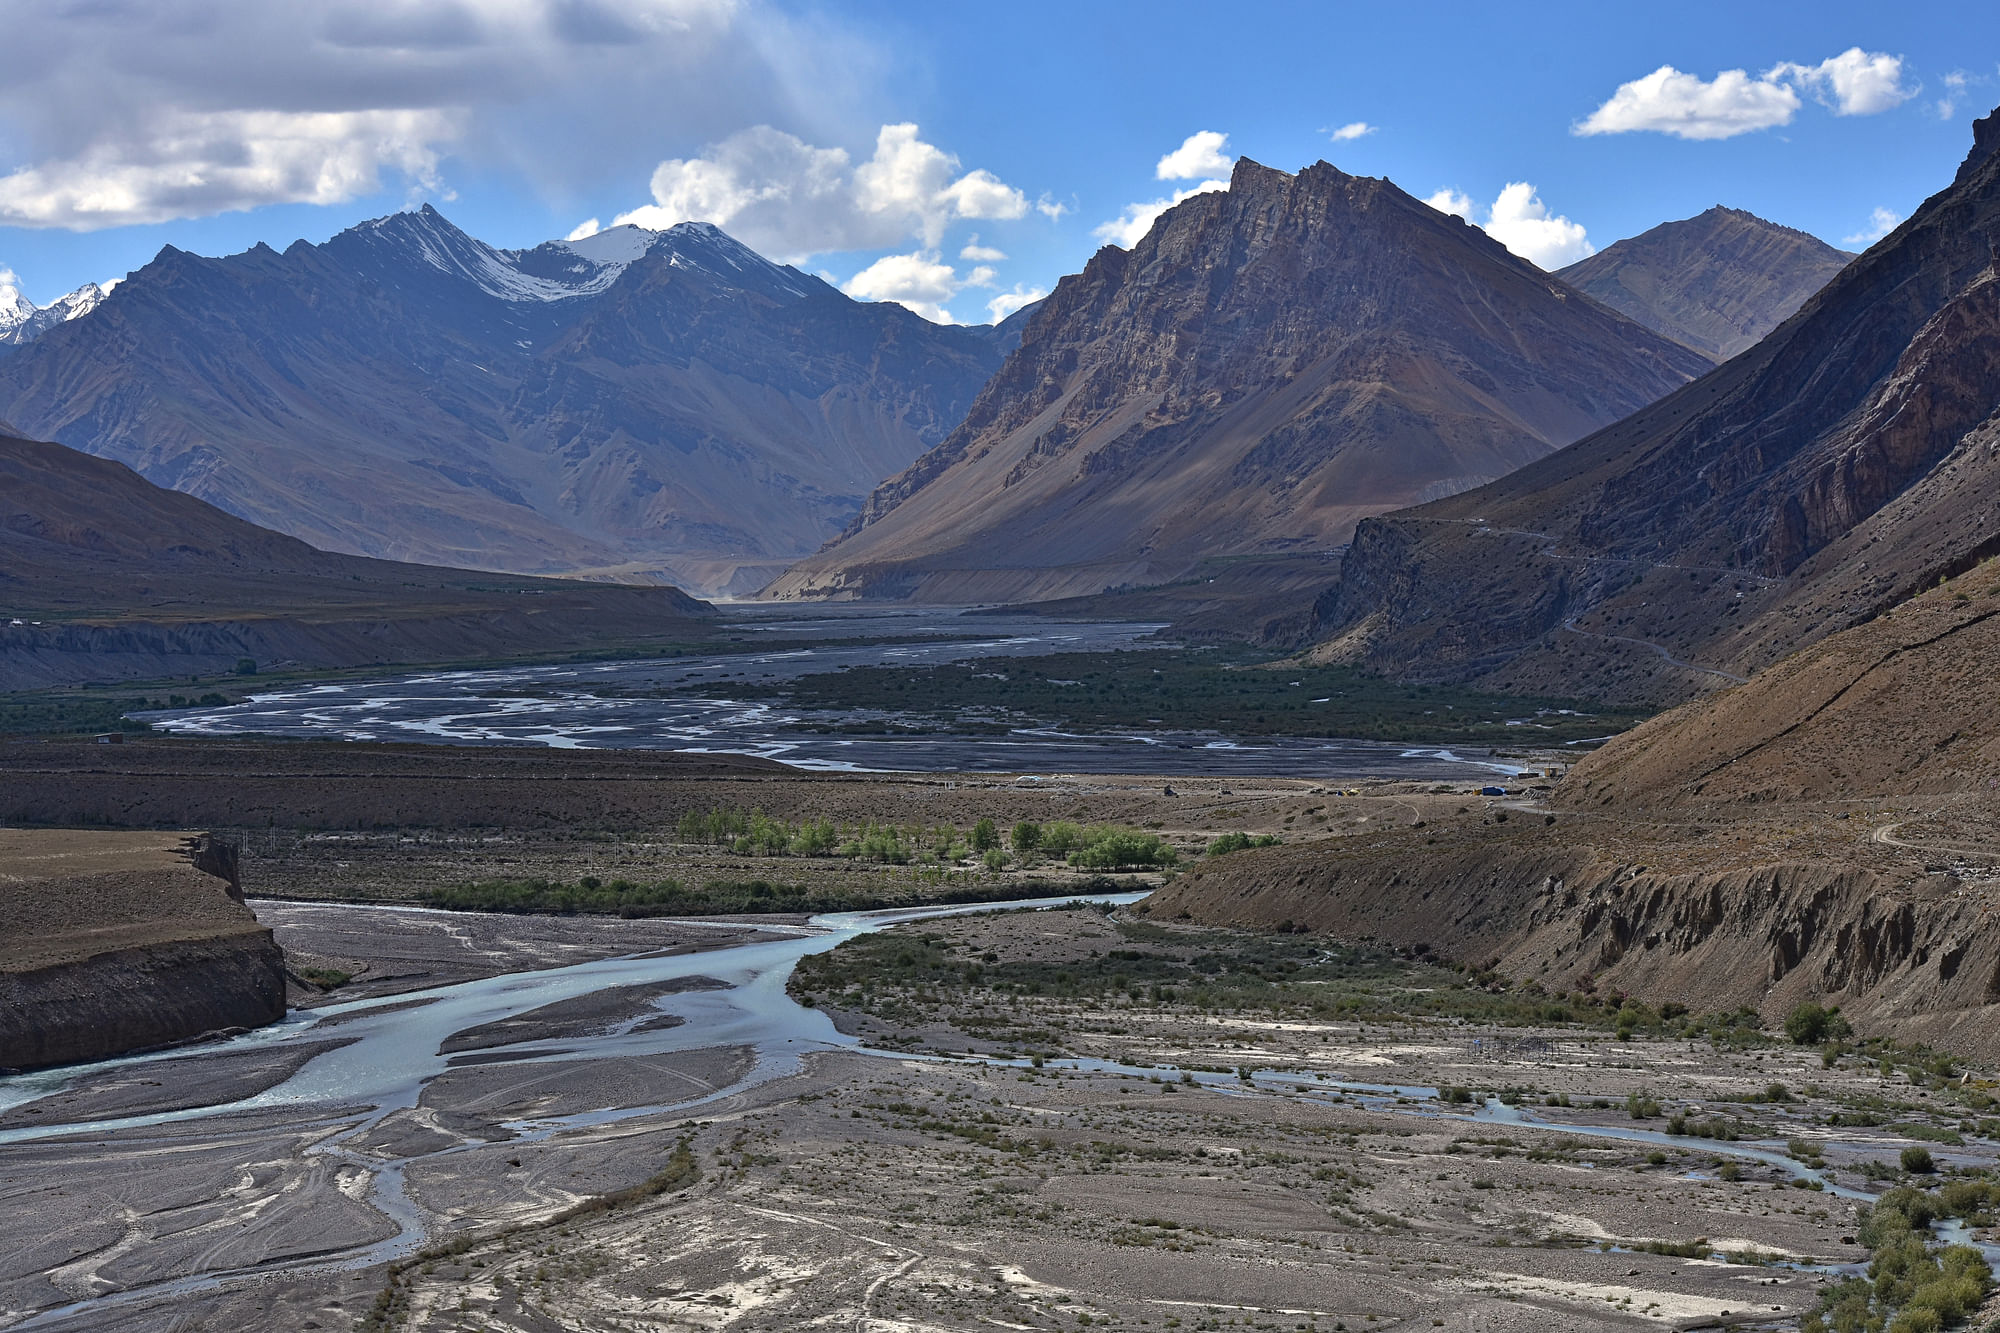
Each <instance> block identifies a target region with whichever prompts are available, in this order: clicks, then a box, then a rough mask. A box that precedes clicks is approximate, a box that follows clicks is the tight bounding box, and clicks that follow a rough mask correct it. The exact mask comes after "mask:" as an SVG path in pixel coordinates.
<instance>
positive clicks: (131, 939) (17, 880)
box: [0, 829, 285, 1069]
mask: <svg viewBox="0 0 2000 1333" xmlns="http://www.w3.org/2000/svg"><path fill="white" fill-rule="evenodd" d="M198 867H200V868H198ZM232 867H233V860H232V858H230V857H229V856H228V855H227V854H226V853H224V852H222V850H221V849H219V848H217V847H215V846H214V845H212V844H209V843H207V842H205V841H204V840H201V839H189V838H187V837H184V836H182V835H177V834H162V833H124V832H102V831H88V832H85V831H74V830H34V831H28V830H12V829H10V830H0V1067H6V1068H14V1069H32V1068H37V1067H40V1066H43V1065H54V1064H68V1063H72V1062H75V1061H79V1060H96V1059H102V1058H104V1057H106V1056H111V1055H118V1054H121V1053H123V1052H127V1051H134V1050H141V1049H144V1048H146V1047H151V1046H160V1045H165V1044H168V1043H171V1042H176V1041H184V1040H186V1039H188V1038H191V1037H197V1036H201V1035H202V1034H204V1033H208V1032H217V1031H225V1030H228V1029H232V1028H249V1027H258V1026H261V1025H263V1024H265V1023H270V1022H273V1021H275V1020H277V1019H279V1018H281V1017H283V1016H284V1012H285V975H284V958H283V955H282V954H281V953H280V951H279V949H278V946H277V945H276V944H275V943H274V942H273V941H272V938H271V932H270V931H269V930H268V929H267V928H265V927H264V926H262V925H260V924H259V923H258V921H257V918H256V917H255V916H253V915H252V914H251V912H250V910H249V908H247V907H245V906H244V905H243V900H242V891H241V887H240V886H239V885H237V884H235V883H234V882H233V881H232V880H231V879H230V878H228V872H229V871H230V870H231V868H232Z"/></svg>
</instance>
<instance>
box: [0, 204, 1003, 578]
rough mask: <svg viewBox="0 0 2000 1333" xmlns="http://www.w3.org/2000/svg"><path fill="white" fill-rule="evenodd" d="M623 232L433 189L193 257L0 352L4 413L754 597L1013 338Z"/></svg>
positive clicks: (167, 462)
mask: <svg viewBox="0 0 2000 1333" xmlns="http://www.w3.org/2000/svg"><path fill="white" fill-rule="evenodd" d="M614 231H615V232H616V233H618V234H616V235H613V234H609V233H607V234H605V235H603V236H600V237H593V238H590V239H589V240H587V241H582V242H577V243H575V244H573V245H571V244H565V243H560V242H556V243H551V244H549V245H545V246H541V247H538V248H536V249H534V250H529V251H499V250H494V249H492V248H490V247H487V246H485V245H482V244H481V243H480V242H478V241H476V240H474V239H473V238H471V237H469V236H467V235H465V234H464V233H463V232H461V231H459V230H458V229H457V228H456V227H454V226H452V225H451V224H450V223H449V222H448V221H446V220H445V219H444V218H443V217H442V216H440V215H439V214H437V213H436V212H435V211H434V210H432V209H430V208H428V207H426V208H425V209H423V210H421V211H419V212H415V213H400V214H396V215H394V216H392V217H389V218H384V219H381V220H379V221H376V222H371V223H367V224H364V225H362V226H359V227H356V228H353V229H352V230H350V231H347V232H343V233H341V234H340V235H338V236H336V237H334V238H333V239H332V240H330V241H328V242H327V243H326V244H324V245H319V246H314V245H308V244H306V243H305V242H303V241H301V242H299V243H297V244H295V245H293V246H292V247H291V248H290V249H289V250H287V251H286V252H285V253H283V254H279V253H277V252H275V251H273V250H271V249H269V248H267V247H264V246H258V247H256V248H255V249H252V250H249V251H247V252H245V253H243V254H240V255H235V256H231V257H229V258H226V259H204V258H200V257H198V256H195V255H191V254H187V253H184V252H182V251H179V250H175V249H172V248H169V249H167V250H165V251H163V252H162V253H161V254H160V256H159V258H158V259H156V260H154V261H153V263H151V264H149V265H147V266H146V267H145V268H143V269H141V270H140V271H139V272H137V273H135V274H133V275H132V276H131V277H130V278H129V279H127V280H126V281H125V282H123V283H121V284H119V286H118V287H117V288H116V289H114V290H113V291H112V293H111V294H110V295H109V296H108V297H106V298H105V299H104V301H103V303H102V304H101V305H99V306H98V307H97V308H96V309H94V310H92V311H91V312H90V313H89V314H88V315H87V316H85V317H83V318H80V319H75V320H71V321H69V322H67V323H64V324H61V325H58V326H56V327H54V328H52V329H50V330H48V331H47V332H46V333H44V334H43V335H42V336H41V337H40V338H39V339H37V340H36V341H35V342H33V343H31V344H29V345H28V346H26V347H24V348H21V349H20V350H19V351H18V352H16V353H15V354H14V355H12V356H9V357H7V358H6V359H5V360H4V361H0V416H5V417H6V418H8V419H9V420H11V421H13V422H14V423H15V425H16V426H18V427H19V428H21V429H22V430H25V431H27V432H29V433H31V434H33V435H35V436H38V437H41V438H45V439H52V440H57V441H60V442H62V443H64V444H69V445H72V446H74V447H76V448H78V449H82V450H85V451H87V452H90V453H94V454H98V455H101V456H103V457H106V458H111V459H115V460H117V461H119V462H123V463H126V464H128V465H130V466H131V467H132V468H134V469H135V470H136V471H138V472H140V473H141V474H142V475H144V476H146V477H147V478H148V479H150V480H152V481H154V482H157V483H159V484H160V485H163V486H168V487H172V488H174V489H177V490H182V491H186V492H188V493H189V494H192V495H196V496H199V497H201V498H202V499H205V500H208V501H210V502H212V503H214V504H216V505H218V506H220V507H222V508H224V509H227V510H229V511H230V512H232V513H234V514H237V515H240V516H242V517H244V518H247V519H250V520H251V521H253V522H255V523H257V524H259V525H261V526H263V527H266V528H270V529H272V530H274V531H278V532H283V533H287V534H289V535H292V536H296V537H299V538H302V539H303V540H305V541H308V542H311V543H312V544H313V545H315V546H318V547H321V548H324V549H327V550H333V551H342V552H350V553H354V554H359V555H367V556H375V557H381V558H387V559H395V560H411V561H420V562H423V563H427V564H439V565H450V566H456V567H471V568H480V569H495V570H505V571H512V572H517V573H565V574H567V573H589V574H594V575H597V576H604V577H613V578H621V579H626V580H631V581H642V580H648V579H651V580H655V581H662V582H670V583H675V584H678V585H680V586H684V587H692V588H694V589H695V590H697V591H699V592H703V593H709V592H727V591H736V592H742V591H747V590H751V589H754V588H755V587H756V586H758V585H761V584H762V583H763V582H766V581H768V579H769V578H770V577H771V576H772V575H774V574H776V573H777V572H778V570H780V569H781V568H783V566H784V565H785V564H787V563H789V562H790V561H791V560H793V559H796V558H797V557H799V556H801V555H804V554H807V553H809V552H810V551H812V550H814V549H816V548H817V547H818V546H819V545H820V544H821V543H822V542H824V541H825V540H826V539H827V538H829V537H831V536H833V535H834V534H835V533H837V532H839V531H840V529H841V528H842V526H843V525H845V524H846V523H847V522H848V520H849V519H850V518H852V517H853V515H854V514H855V512H856V511H857V510H858V509H859V508H860V506H861V502H862V500H863V498H864V497H865V496H866V495H867V494H868V492H869V490H870V489H871V488H872V487H873V486H874V485H875V484H876V483H877V482H879V481H880V480H881V479H882V478H883V477H885V476H888V475H890V474H892V473H894V472H896V471H898V470H899V469H901V468H902V467H904V466H906V465H907V464H908V463H909V462H910V461H911V460H912V459H914V458H915V457H916V456H917V455H918V454H920V453H921V452H923V450H924V449H926V448H928V447H929V446H931V445H934V444H936V443H937V442H939V441H940V440H942V439H943V438H944V436H945V434H946V432H948V431H949V430H950V429H951V428H952V426H954V425H955V424H957V422H958V420H959V419H960V418H961V417H962V416H963V415H964V413H965V409H966V407H967V406H968V405H969V404H970V403H971V401H972V399H973V396H974V394H976V393H977V392H978V390H979V388H980V386H981V385H983V384H984V383H985V382H986V380H987V378H988V377H989V376H990V375H991V374H992V373H993V371H994V370H995V369H996V368H997V367H998V366H999V364H1000V362H1001V359H1002V357H1003V356H1004V355H1005V351H1006V350H1007V348H1008V346H1009V345H1010V343H1011V340H1012V338H1013V336H1014V330H1013V328H1001V329H978V330H974V329H963V328H946V327H941V326H938V325H934V324H930V323H928V322H927V321H925V320H923V319H920V318H918V317H917V316H915V315H913V314H911V313H910V312H909V311H907V310H905V309H903V308H902V307H901V306H897V305H892V304H886V303H885V304H874V305H871V304H866V303H863V302H858V301H854V300H852V299H850V298H848V297H846V296H844V295H842V294H841V293H840V292H838V291H836V290H835V289H834V288H832V287H830V286H828V285H827V284H826V283H824V282H822V281H820V280H819V279H817V278H814V277H810V276H808V275H806V274H802V273H799V272H797V271H796V270H793V269H790V268H784V267H781V266H779V265H776V264H772V263H770V262H769V261H767V260H765V259H763V258H761V257H760V256H758V255H756V254H754V253H753V252H752V251H750V250H748V249H746V248H745V247H743V246H741V245H739V244H737V243H736V242H735V241H733V240H731V239H730V238H729V237H728V236H726V235H724V234H723V233H721V232H720V231H717V230H716V229H715V228H713V227H709V226H705V225H701V224H692V223H690V224H683V225H682V226H679V227H675V228H672V229H670V230H668V231H666V232H660V233H652V232H643V231H641V230H640V229H638V228H632V227H623V228H616V229H614Z"/></svg>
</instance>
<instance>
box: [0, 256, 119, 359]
mask: <svg viewBox="0 0 2000 1333" xmlns="http://www.w3.org/2000/svg"><path fill="white" fill-rule="evenodd" d="M12 278H13V274H12V273H10V272H8V271H7V270H5V269H0V343H15V344H22V343H31V342H33V341H34V340H35V339H37V338H39V337H41V336H42V335H43V334H44V333H47V332H48V331H49V330H50V329H52V328H54V327H55V326H56V325H58V324H66V323H68V322H69V321H70V320H72V319H76V318H78V317H80V316H83V315H87V314H89V313H90V312H91V311H93V310H95V309H97V307H98V305H99V304H100V303H102V302H103V300H104V297H105V290H106V289H105V288H103V287H100V286H98V285H97V284H96V283H94V282H86V283H84V284H83V286H81V287H79V288H77V289H76V290H75V291H73V292H71V293H69V294H68V295H67V296H59V297H57V298H56V299H55V300H53V301H51V302H50V303H49V304H47V305H45V306H41V307H39V308H38V307H37V306H36V305H35V303H34V302H33V301H30V300H29V299H28V298H27V297H25V296H23V295H22V294H21V289H20V288H19V287H18V286H16V285H15V284H14V282H13V281H12ZM111 285H112V286H116V285H117V284H116V283H113V284H111Z"/></svg>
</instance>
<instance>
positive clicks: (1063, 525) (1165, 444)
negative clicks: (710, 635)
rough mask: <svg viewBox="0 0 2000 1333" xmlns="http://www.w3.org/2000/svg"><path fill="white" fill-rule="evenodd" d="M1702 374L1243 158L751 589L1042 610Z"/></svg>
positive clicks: (1569, 425)
mask: <svg viewBox="0 0 2000 1333" xmlns="http://www.w3.org/2000/svg"><path fill="white" fill-rule="evenodd" d="M1709 364H1710V363H1709V362H1708V361H1707V359H1705V358H1703V357H1701V356H1699V355H1697V354H1695V353H1693V352H1691V351H1689V350H1688V349H1686V348H1684V347H1681V346H1679V345H1678V344H1675V343H1672V342H1669V341H1668V340H1666V339H1664V338H1661V337H1659V336H1658V335H1656V334H1654V333H1652V332H1650V331H1649V330H1646V329H1644V328H1642V327H1640V326H1639V325H1637V324H1634V323H1632V322H1631V321H1629V320H1627V319H1625V318H1624V317H1622V316H1620V315H1618V314H1616V313H1615V312H1613V311H1611V310H1609V309H1607V308H1605V307H1603V306H1601V305H1598V304H1597V303H1595V302H1593V301H1589V300H1586V299H1583V298H1582V297H1580V296H1579V295H1578V294H1577V293H1576V292H1575V291H1573V290H1572V289H1570V288H1569V287H1568V286H1566V285H1565V284H1564V283H1562V282H1561V281H1560V280H1558V279H1556V278H1553V277H1551V276H1549V275H1548V274H1546V273H1543V272H1542V271H1541V270H1539V269H1537V268H1535V267H1534V266H1533V265H1531V264H1528V263H1527V262H1526V261H1524V260H1521V259H1518V258H1516V257H1515V256H1513V255H1511V254H1509V253H1508V252H1507V251H1506V250H1505V249H1504V248H1502V247H1501V246H1500V245H1499V244H1498V243H1497V242H1495V241H1493V240H1492V239H1491V238H1489V237H1488V236H1487V235H1486V234H1485V233H1484V232H1481V231H1479V230H1478V229H1476V228H1473V227H1470V226H1468V225H1466V224H1465V223H1463V222H1461V221H1459V220H1458V219H1456V218H1453V217H1450V216H1447V215H1445V214H1442V213H1439V212H1437V211H1436V210H1434V209H1432V208H1430V207H1428V206H1427V205H1425V204H1423V203H1422V202H1421V201H1419V200H1416V199H1413V198H1411V197H1410V196H1409V195H1407V194H1405V193H1403V192H1402V191H1401V190H1399V189H1397V188H1396V187H1395V186H1393V185H1391V184H1390V183H1388V182H1387V181H1383V180H1372V179H1366V178H1361V177H1355V176H1349V175H1347V174H1345V173H1343V172H1341V171H1338V170H1336V169H1335V168H1333V167H1331V166H1328V165H1327V164H1325V163H1319V164H1317V165H1315V166H1312V167H1308V168H1307V169H1306V170H1304V171H1302V172H1300V173H1299V174H1298V175H1296V176H1292V175H1287V174H1285V173H1283V172H1280V171H1274V170H1272V169H1270V168H1268V167H1263V166H1259V165H1258V164H1256V163H1254V162H1251V161H1249V160H1247V159H1245V160H1242V161H1240V162H1238V164H1237V166H1236V170H1235V173H1234V176H1233V178H1232V180H1231V183H1230V187H1229V189H1228V190H1227V191H1226V192H1213V193H1205V194H1199V195H1196V196H1194V197H1193V198H1190V199H1188V200H1186V201H1185V202H1183V203H1181V204H1179V205H1178V206H1176V207H1174V208H1172V209H1169V210H1168V211H1167V212H1166V213H1164V214H1162V215H1161V217H1160V219H1159V221H1158V222H1156V223H1155V224H1154V226H1153V229H1152V231H1151V232H1149V233H1148V234H1147V235H1146V237H1145V238H1144V239H1143V240H1141V241H1140V242H1139V243H1138V244H1137V245H1136V246H1134V247H1133V249H1132V250H1130V251H1129V252H1128V251H1125V250H1120V249H1116V248H1106V249H1104V250H1101V251H1099V252H1098V254H1097V255H1096V256H1095V257H1094V258H1093V259H1092V260H1091V261H1090V263H1089V264H1088V265H1087V266H1086V267H1085V269H1084V271H1083V272H1082V273H1080V274H1077V275H1074V276H1071V277H1067V278H1065V279H1063V281H1062V282H1061V283H1060V284H1058V286H1057V288H1056V291H1055V293H1054V295H1052V296H1050V297H1049V298H1048V299H1047V300H1046V301H1045V302H1044V303H1043V305H1042V308H1041V309H1040V310H1039V311H1037V313H1036V314H1035V317H1034V318H1033V320H1032V321H1031V322H1030V324H1029V326H1028V328H1027V331H1026V333H1025V336H1024V339H1023V342H1022V345H1021V348H1020V350H1019V351H1017V352H1016V353H1015V354H1014V355H1013V356H1012V357H1011V358H1009V360H1008V362H1007V364H1006V366H1005V367H1004V368H1003V369H1002V370H1001V372H1000V373H999V374H998V375H997V376H995V377H994V379H993V381H992V382H991V383H990V384H988V385H987V386H986V388H985V390H984V391H983V392H982V393H981V394H980V395H979V399H978V401H977V402H976V403H975V404H974V405H973V407H972V410H971V412H970V414H969V415H968V416H967V418H966V420H965V421H964V423H963V424H961V425H960V426H959V427H958V428H957V429H956V430H955V431H953V432H952V434H951V437H950V438H949V439H947V440H946V441H945V442H944V443H943V444H942V445H940V446H939V447H938V448H936V449H933V450H932V451H930V452H929V453H927V454H925V455H924V456H923V457H922V458H920V459H918V460H917V462H916V463H915V464H914V465H912V466H911V467H910V468H909V470H908V471H906V472H904V473H903V474H902V475H901V476H898V477H895V478H893V479H892V480H890V481H889V482H887V483H885V484H884V485H883V486H882V487H881V488H880V489H879V490H877V491H876V493H875V494H874V495H873V496H872V497H871V498H870V499H869V501H868V505H867V508H866V509H865V510H864V511H863V513H862V515H861V518H860V519H859V520H858V521H857V523H856V524H855V525H854V526H853V527H851V528H850V529H849V530H848V532H847V533H846V534H845V535H844V536H842V538H841V539H840V540H839V541H837V542H835V543H834V544H832V545H831V546H829V547H828V548H827V549H826V550H824V551H822V552H821V553H819V554H818V555H816V556H814V557H812V558H811V559H809V560H805V561H803V562H801V563H800V564H798V565H797V566H795V567H794V568H793V569H792V570H791V571H789V572H788V573H787V574H786V575H785V577H784V578H782V579H780V580H779V581H778V582H777V583H776V584H774V585H773V586H772V588H770V589H769V590H767V593H766V595H767V596H778V597H841V598H851V597H870V598H872V597H887V598H914V599H918V600H925V601H967V600H995V599H1010V598H1016V599H1025V598H1050V597H1062V596H1073V595H1078V594H1088V593H1096V592H1099V591H1101V590H1103V589H1104V588H1106V587H1107V586H1112V585H1123V584H1157V583H1162V582H1166V581H1169V580H1172V579H1175V578H1179V577H1183V576H1184V575H1186V574H1188V573H1189V572H1190V571H1191V570H1193V569H1194V568H1195V567H1196V566H1197V565H1198V564H1199V562H1201V561H1202V560H1204V559H1207V558H1212V557H1216V556H1227V555H1271V554H1283V553H1305V552H1312V551H1319V550H1325V549H1327V548H1330V547H1334V546H1337V545H1339V544H1340V543H1341V542H1343V541H1345V540H1346V539H1347V536H1348V534H1349V533H1350V532H1351V531H1352V529H1353V526H1354V524H1355V522H1356V520H1358V519H1360V518H1362V517H1363V516H1365V515H1368V514H1373V513H1379V512H1381V511H1382V510H1385V509H1390V508H1394V507H1397V506H1400V505H1407V504H1412V503H1416V502H1418V501H1421V500H1423V499H1425V498H1428V497H1434V496H1441V495H1448V494H1451V493H1453V492H1456V491H1460V490H1464V489H1466V488H1468V487H1471V486H1474V485H1477V484H1479V483H1480V482H1482V481H1485V480H1489V479H1491V478H1493V477H1497V476H1500V475H1502V474H1504V473H1507V472H1510V471H1512V470H1513V469H1514V468H1517V467H1519V466H1521V465H1522V464H1524V463H1527V462H1530V461H1532V460H1533V459H1536V458H1539V457H1541V456H1543V455H1544V454H1547V453H1548V452H1549V451H1551V450H1552V449H1554V448H1556V447H1558V446H1560V445H1562V444H1565V443H1568V442H1569V441H1571V440H1573V439H1576V438H1577V437H1578V436H1580V435H1583V434H1585V433H1586V432H1588V431H1590V430H1592V429H1595V428H1597V427H1599V426H1602V425H1604V424H1607V423H1609V422H1611V421H1615V420H1617V419H1618V418H1619V417H1621V416H1623V415H1625V414H1627V413H1629V412H1631V411H1632V410H1634V409H1635V408H1637V407H1639V406H1641V405H1643V404H1645V403H1648V402H1650V401H1652V400H1653V399H1655V398H1657V397H1658V396H1660V395H1661V394H1662V393H1665V392H1667V391H1669V390H1671V389H1673V388H1675V387H1678V386H1679V385H1681V384H1683V383H1685V382H1686V381H1687V380H1688V379H1690V378H1692V377H1693V376H1695V375H1697V374H1699V373H1701V372H1702V371H1704V370H1706V369H1707V368H1708V367H1709Z"/></svg>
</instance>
